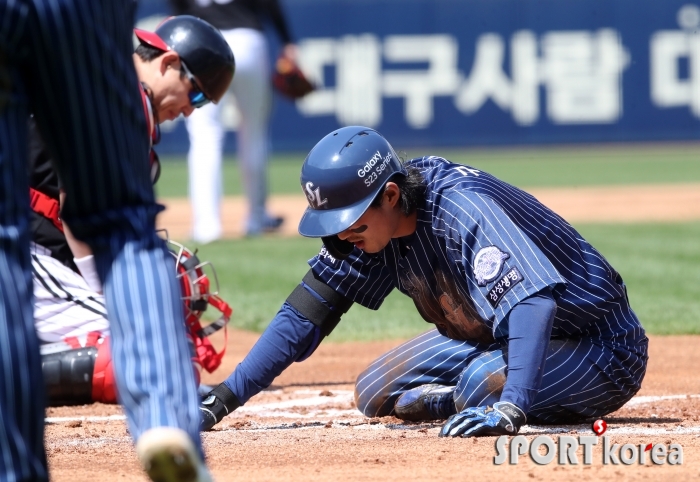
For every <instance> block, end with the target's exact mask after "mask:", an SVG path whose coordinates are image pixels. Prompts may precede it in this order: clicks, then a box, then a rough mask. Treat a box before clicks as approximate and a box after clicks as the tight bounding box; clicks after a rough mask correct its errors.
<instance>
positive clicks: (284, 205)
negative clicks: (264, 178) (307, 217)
mask: <svg viewBox="0 0 700 482" xmlns="http://www.w3.org/2000/svg"><path fill="white" fill-rule="evenodd" d="M528 192H530V193H531V194H532V195H534V196H535V197H536V198H537V199H539V200H540V201H541V202H542V203H544V204H545V205H546V206H549V207H550V208H552V209H553V210H554V211H555V212H556V213H558V214H559V215H561V216H562V217H563V218H564V219H566V220H567V221H569V222H571V223H579V222H642V221H644V222H657V221H658V222H672V221H690V220H697V219H700V184H669V185H640V186H604V187H585V188H556V189H555V188H538V189H531V190H529V191H528ZM161 202H162V203H163V204H165V205H166V207H167V209H166V210H165V212H163V213H162V214H161V215H160V216H159V218H158V223H159V226H161V227H166V228H167V229H168V232H169V233H170V236H171V237H172V238H173V239H179V240H183V241H184V240H187V239H189V236H190V223H191V217H192V214H191V210H190V205H189V202H188V201H187V199H181V198H168V199H161ZM307 205H308V204H307V202H306V198H305V197H304V196H302V195H298V196H296V195H287V196H273V197H272V198H270V201H269V207H270V211H271V212H273V213H275V214H278V215H282V216H284V217H285V218H286V220H287V221H286V222H285V224H284V225H283V229H282V232H281V233H280V234H281V235H283V236H298V234H297V226H298V224H299V220H300V219H301V215H302V214H303V212H304V209H306V206H307ZM245 206H246V204H245V200H244V199H243V198H240V197H229V198H226V199H225V200H224V203H223V206H222V216H223V229H224V237H226V238H237V237H240V236H241V235H242V232H243V231H242V229H243V223H244V220H245Z"/></svg>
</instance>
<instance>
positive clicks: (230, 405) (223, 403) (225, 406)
mask: <svg viewBox="0 0 700 482" xmlns="http://www.w3.org/2000/svg"><path fill="white" fill-rule="evenodd" d="M240 406H241V402H239V401H238V397H236V395H235V394H234V393H233V392H232V391H231V390H229V388H228V387H227V386H226V385H224V384H223V383H222V384H221V385H219V386H217V387H216V388H214V389H213V390H212V391H211V392H209V395H207V396H206V397H205V398H204V400H203V401H202V404H201V405H200V406H199V413H200V415H201V416H202V425H201V427H200V430H202V431H207V430H211V429H212V427H213V426H214V425H216V424H217V423H219V422H221V419H222V418H224V417H225V416H226V415H228V414H229V413H231V412H233V411H234V410H235V409H237V408H238V407H240Z"/></svg>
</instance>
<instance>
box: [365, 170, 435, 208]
mask: <svg viewBox="0 0 700 482" xmlns="http://www.w3.org/2000/svg"><path fill="white" fill-rule="evenodd" d="M404 167H405V168H406V172H407V173H408V175H406V176H404V175H402V174H395V175H394V176H392V177H390V178H389V179H387V182H389V181H391V182H393V183H396V185H397V186H398V187H399V207H400V208H401V212H402V213H403V214H405V215H406V216H408V215H410V214H413V213H414V212H415V210H416V209H418V206H422V205H423V204H424V203H425V179H423V175H422V174H421V172H420V171H419V170H418V169H416V168H415V167H408V166H405V163H404ZM383 199H384V190H383V189H382V190H381V191H379V193H378V194H377V196H376V197H375V198H374V199H373V200H372V203H371V204H370V205H369V206H370V207H372V208H376V207H379V206H381V205H382V200H383Z"/></svg>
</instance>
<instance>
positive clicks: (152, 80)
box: [29, 16, 234, 406]
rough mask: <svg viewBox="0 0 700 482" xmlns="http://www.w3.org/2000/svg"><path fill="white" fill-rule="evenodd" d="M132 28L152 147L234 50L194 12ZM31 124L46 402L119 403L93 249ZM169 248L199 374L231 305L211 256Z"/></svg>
mask: <svg viewBox="0 0 700 482" xmlns="http://www.w3.org/2000/svg"><path fill="white" fill-rule="evenodd" d="M135 34H136V36H137V38H138V39H139V41H140V45H139V46H138V47H137V48H136V51H135V53H134V57H133V58H134V64H135V67H136V71H137V74H138V77H139V80H140V81H141V84H140V87H141V99H142V104H143V106H142V110H140V111H139V115H145V117H146V119H147V128H148V136H149V138H150V139H151V147H152V146H153V145H154V144H156V143H157V142H158V141H159V138H160V131H159V123H160V122H161V121H163V120H166V119H167V120H172V119H175V118H176V117H178V116H179V115H180V114H182V115H184V116H185V117H186V116H188V115H190V114H191V113H192V112H193V111H194V109H195V108H197V107H201V106H202V105H205V104H207V103H208V102H209V101H211V100H214V101H218V100H219V99H220V98H221V96H223V94H224V92H225V91H226V89H227V88H228V85H229V83H230V81H231V79H232V75H233V71H234V61H233V54H232V53H231V51H230V48H229V47H228V45H227V44H226V42H225V40H224V39H223V37H222V36H221V34H220V33H219V32H218V30H216V29H214V28H213V27H212V26H211V25H209V24H208V23H206V22H204V21H202V20H200V19H197V18H195V17H190V16H180V17H171V18H169V19H167V20H166V21H164V22H163V23H162V24H161V25H160V26H159V27H158V28H157V29H156V31H155V32H146V31H143V30H138V29H137V30H135ZM139 107H140V108H141V106H139ZM29 132H30V149H29V153H30V170H31V172H30V178H31V183H30V186H31V187H30V198H31V207H32V222H31V231H32V245H31V257H32V273H33V283H34V300H35V304H34V320H35V327H36V331H37V334H38V336H39V339H40V341H41V343H42V346H41V354H42V369H43V372H44V380H45V384H46V388H47V395H48V402H49V405H53V406H55V405H74V404H85V403H90V402H103V403H116V401H117V393H116V387H115V383H114V375H113V371H112V367H111V362H112V360H111V355H110V347H109V322H108V320H107V313H106V310H105V302H104V297H103V295H102V286H101V283H100V280H99V278H98V276H97V272H96V270H95V265H94V261H93V256H92V253H91V252H90V248H89V247H88V246H87V245H85V244H84V243H81V242H79V241H77V240H76V239H75V238H74V237H73V236H72V234H71V232H70V229H69V228H68V226H67V225H66V224H64V223H63V222H62V220H61V219H60V218H59V213H60V207H61V204H62V202H63V198H62V193H61V183H60V180H59V178H58V173H57V172H56V170H55V169H54V167H53V162H52V160H51V157H50V155H49V153H48V150H47V149H46V147H45V146H44V143H43V142H42V140H41V138H40V137H39V133H38V129H37V128H36V126H35V125H34V122H33V119H30V120H29ZM150 161H151V166H150V169H151V179H152V180H153V182H154V183H155V182H156V181H157V179H158V175H159V173H160V163H159V161H158V156H157V155H156V153H155V151H154V150H153V149H151V153H150ZM168 247H169V251H170V253H171V254H172V256H173V258H174V261H175V262H174V263H173V266H174V269H175V270H176V275H177V278H178V280H179V281H180V287H181V290H182V299H183V302H184V313H185V321H186V324H187V328H188V338H189V341H190V345H191V346H192V349H193V357H192V361H193V365H194V369H195V378H196V380H197V381H199V374H200V371H201V369H202V368H205V369H206V370H207V371H209V372H211V371H213V370H214V369H216V368H217V367H218V365H219V364H220V362H221V357H222V356H223V351H222V352H221V353H217V351H216V350H215V349H214V347H213V346H212V344H211V342H210V341H209V339H208V336H209V335H211V334H212V333H213V332H215V331H217V330H218V329H219V328H222V327H225V325H226V323H227V322H228V319H229V317H230V315H231V309H230V308H229V306H228V305H227V304H226V303H225V302H224V301H223V300H221V299H220V298H219V297H218V296H217V292H216V289H215V288H216V287H212V286H210V282H211V281H212V280H211V279H210V276H208V275H207V273H209V274H211V273H214V272H213V267H211V268H207V265H210V263H208V262H204V263H202V262H200V261H199V260H198V258H197V256H196V254H195V253H193V252H191V251H190V250H188V249H187V248H185V247H184V246H182V245H179V244H178V243H174V242H172V241H169V243H168ZM205 268H206V269H205ZM213 280H214V281H216V277H215V273H214V276H213ZM210 305H211V306H213V307H214V308H216V309H218V310H219V311H220V312H221V318H219V320H217V321H216V322H214V323H212V324H210V325H208V326H206V327H203V326H202V324H201V323H200V318H201V316H202V314H203V312H204V310H206V308H207V307H208V306H210ZM153 321H154V323H157V320H153Z"/></svg>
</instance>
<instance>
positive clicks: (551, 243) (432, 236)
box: [201, 127, 648, 437]
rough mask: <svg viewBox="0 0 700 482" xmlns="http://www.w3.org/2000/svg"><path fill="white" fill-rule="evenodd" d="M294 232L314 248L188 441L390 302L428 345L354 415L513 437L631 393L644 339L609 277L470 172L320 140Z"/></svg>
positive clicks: (590, 413) (363, 132)
mask: <svg viewBox="0 0 700 482" xmlns="http://www.w3.org/2000/svg"><path fill="white" fill-rule="evenodd" d="M301 187H302V189H303V191H304V193H305V194H306V195H307V198H308V201H309V208H307V210H306V212H305V213H304V216H303V217H302V220H301V222H300V224H299V232H300V233H301V234H302V235H304V236H308V237H318V238H321V239H322V241H323V244H324V246H323V247H322V248H321V251H320V253H319V254H318V255H317V256H315V257H314V258H312V259H311V260H310V261H309V264H310V266H311V269H310V270H309V272H308V273H307V274H306V276H305V277H304V279H303V280H302V281H301V283H300V284H299V285H298V286H297V287H296V289H295V290H294V291H293V292H292V293H291V294H290V296H289V297H288V298H287V300H286V302H285V303H284V304H283V306H282V308H281V309H280V311H279V312H278V313H277V315H276V316H275V318H274V319H273V320H272V322H271V323H270V325H269V326H268V328H267V329H266V330H265V332H264V333H263V334H262V336H261V337H260V339H259V340H258V342H257V343H256V344H255V346H254V347H253V348H252V349H251V351H250V353H249V354H248V355H247V356H246V358H245V359H244V360H243V362H242V363H241V364H240V365H238V367H237V368H236V370H235V371H234V372H233V373H232V374H231V376H229V377H228V379H227V380H226V381H224V382H223V383H222V384H220V385H219V386H217V387H216V388H214V390H212V392H211V393H210V394H209V397H207V398H206V399H205V400H204V402H203V405H202V406H201V411H202V417H203V429H205V430H206V429H210V428H211V427H212V426H213V425H214V424H216V423H217V422H219V421H220V420H221V419H222V418H223V417H224V416H225V415H226V414H228V413H230V412H231V411H233V410H235V409H236V408H237V407H239V406H240V405H241V404H243V403H245V402H247V401H248V400H249V399H250V398H251V397H252V396H254V395H255V394H257V393H258V392H259V391H260V390H262V389H264V388H266V387H267V386H269V385H270V383H271V382H272V381H273V380H274V378H275V377H276V376H278V375H279V374H280V373H281V372H282V371H283V370H284V369H285V368H286V367H288V366H289V365H290V364H291V363H292V362H294V361H302V360H304V359H306V358H307V357H308V356H309V355H311V354H312V353H313V351H314V350H315V349H316V347H317V346H318V344H319V343H320V342H321V341H322V340H323V338H324V337H326V336H327V335H328V334H329V333H330V332H331V331H332V330H333V328H334V327H335V326H336V325H337V323H338V322H339V321H340V318H341V316H342V315H343V314H344V313H345V312H347V310H348V309H349V308H350V307H351V305H352V304H353V303H359V304H361V305H362V306H365V307H367V308H370V309H373V310H376V309H378V308H379V307H380V306H381V304H382V302H383V301H384V299H385V298H386V296H387V295H388V294H389V293H390V292H391V290H392V289H394V288H396V289H398V290H399V291H401V292H402V293H404V294H405V295H407V296H409V297H411V298H412V299H413V301H414V303H415V305H416V309H417V310H418V312H419V313H420V315H421V316H422V317H423V319H425V320H426V321H427V322H429V323H432V324H434V325H435V329H433V330H430V331H428V332H427V333H424V334H422V335H420V336H417V337H416V338H414V339H412V340H410V341H408V342H406V343H404V344H403V345H401V346H399V347H397V348H395V349H393V350H391V351H390V352H388V353H386V354H384V355H383V356H381V357H380V358H379V359H377V360H376V361H375V362H373V363H372V364H371V365H370V366H369V367H368V368H367V369H366V370H365V371H364V372H363V373H361V374H360V375H359V377H358V378H357V383H356V386H355V401H356V404H357V407H358V409H359V410H360V411H361V412H362V413H364V414H365V415H366V416H368V417H378V416H387V415H394V416H396V417H399V418H402V419H404V420H412V421H419V420H444V419H447V421H446V422H445V424H444V426H443V427H442V429H441V431H440V435H441V436H446V437H455V436H463V437H471V436H481V435H513V434H516V433H518V430H519V429H520V427H522V426H523V424H525V423H526V422H527V421H530V422H538V423H573V422H579V421H582V420H586V419H590V418H593V417H601V416H603V415H606V414H609V413H610V412H612V411H614V410H617V409H618V408H620V407H622V406H623V405H624V404H625V403H626V402H627V401H628V400H629V399H630V398H631V397H632V396H633V395H634V394H635V393H637V391H638V390H639V389H640V387H641V382H642V379H643V378H644V373H645V371H646V365H647V359H648V357H647V346H648V340H647V337H646V336H645V333H644V329H643V328H642V326H641V324H640V322H639V320H638V319H637V316H636V315H635V313H634V312H633V311H632V309H631V308H630V305H629V300H628V298H627V293H626V288H625V285H624V283H623V281H622V277H621V276H620V274H619V273H618V272H617V271H616V270H615V269H614V268H613V267H612V266H611V265H610V264H609V263H608V262H607V260H606V259H605V258H604V257H603V256H602V255H601V254H600V253H599V252H598V251H596V249H595V248H594V247H593V246H591V245H590V244H589V243H588V242H587V241H586V240H585V239H583V237H582V236H581V235H580V234H579V233H578V232H577V231H576V230H575V229H574V228H573V227H572V226H571V225H570V224H569V223H567V222H566V221H565V220H564V219H562V218H561V217H560V216H558V215H557V214H556V213H554V212H552V211H551V210H550V209H549V208H547V207H546V206H544V205H543V204H541V203H540V202H538V201H537V199H535V198H534V197H532V196H531V195H529V194H527V193H525V192H523V191H521V190H520V189H518V188H516V187H514V186H511V185H509V184H507V183H505V182H503V181H501V180H499V179H497V178H495V177H494V176H492V175H490V174H488V173H486V172H483V171H481V170H478V169H474V168H471V167H469V166H464V165H460V164H454V163H452V162H450V161H448V160H446V159H443V158H441V157H435V156H426V157H422V158H416V159H412V160H409V161H407V162H402V161H401V160H399V158H398V156H397V155H396V153H395V152H394V149H393V148H392V147H391V145H390V144H389V143H388V142H387V141H386V139H384V137H382V136H381V135H380V134H379V133H377V132H376V131H375V130H373V129H370V128H366V127H345V128H342V129H339V130H336V131H334V132H331V133H330V134H329V135H327V136H326V137H324V138H323V139H322V140H321V141H320V142H319V143H318V144H317V145H316V146H315V147H314V148H313V149H312V150H311V152H310V153H309V155H308V156H307V158H306V160H305V161H304V164H303V166H302V170H301Z"/></svg>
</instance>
